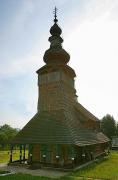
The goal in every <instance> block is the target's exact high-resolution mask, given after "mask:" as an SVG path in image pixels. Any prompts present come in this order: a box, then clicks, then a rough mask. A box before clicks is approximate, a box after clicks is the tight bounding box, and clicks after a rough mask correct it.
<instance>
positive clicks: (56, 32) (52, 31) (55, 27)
mask: <svg viewBox="0 0 118 180" xmlns="http://www.w3.org/2000/svg"><path fill="white" fill-rule="evenodd" d="M61 33H62V30H61V28H60V27H59V26H58V25H57V24H56V23H55V24H54V25H53V26H52V27H51V28H50V34H51V35H52V36H53V35H58V36H60V35H61Z"/></svg>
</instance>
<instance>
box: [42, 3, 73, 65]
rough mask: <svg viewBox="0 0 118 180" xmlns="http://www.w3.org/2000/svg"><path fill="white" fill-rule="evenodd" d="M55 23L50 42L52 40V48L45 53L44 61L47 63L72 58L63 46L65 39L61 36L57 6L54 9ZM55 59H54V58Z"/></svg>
mask: <svg viewBox="0 0 118 180" xmlns="http://www.w3.org/2000/svg"><path fill="white" fill-rule="evenodd" d="M53 14H54V24H53V26H52V27H51V28H50V34H51V36H50V37H49V39H48V40H49V42H50V48H49V49H48V50H47V51H46V52H45V54H44V62H46V63H52V62H54V61H55V62H58V63H61V64H62V63H67V62H68V61H69V59H70V56H69V54H68V53H67V52H66V51H65V50H64V49H63V48H62V43H63V39H62V37H61V36H60V35H61V33H62V30H61V28H60V27H59V26H58V24H57V22H58V19H57V8H56V7H55V9H54V11H53ZM52 59H54V61H53V60H52Z"/></svg>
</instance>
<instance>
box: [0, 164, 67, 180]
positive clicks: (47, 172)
mask: <svg viewBox="0 0 118 180" xmlns="http://www.w3.org/2000/svg"><path fill="white" fill-rule="evenodd" d="M0 170H6V171H11V172H14V173H23V174H31V175H33V176H45V177H50V178H59V177H62V176H66V175H67V174H68V173H69V172H62V171H57V170H51V169H36V170H31V169H28V168H27V167H23V166H7V164H0Z"/></svg>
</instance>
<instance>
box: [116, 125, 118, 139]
mask: <svg viewBox="0 0 118 180" xmlns="http://www.w3.org/2000/svg"><path fill="white" fill-rule="evenodd" d="M116 136H117V137H118V122H117V125H116Z"/></svg>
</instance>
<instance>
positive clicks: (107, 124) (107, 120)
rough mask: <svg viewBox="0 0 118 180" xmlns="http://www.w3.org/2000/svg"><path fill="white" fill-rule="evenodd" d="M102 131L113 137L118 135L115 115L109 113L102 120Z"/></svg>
mask: <svg viewBox="0 0 118 180" xmlns="http://www.w3.org/2000/svg"><path fill="white" fill-rule="evenodd" d="M101 131H102V132H103V133H104V134H105V135H106V136H108V137H109V138H110V139H112V137H113V136H116V122H115V119H114V118H113V116H111V115H109V114H107V115H106V116H104V117H103V118H102V120H101Z"/></svg>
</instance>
